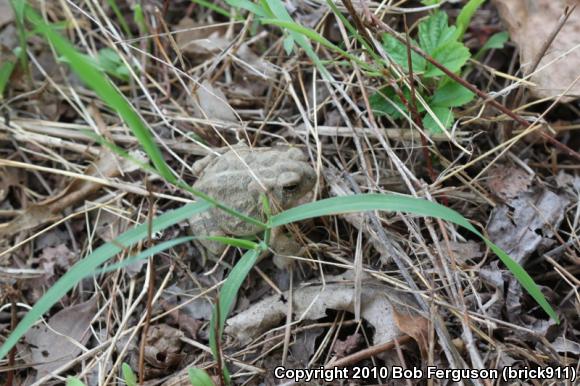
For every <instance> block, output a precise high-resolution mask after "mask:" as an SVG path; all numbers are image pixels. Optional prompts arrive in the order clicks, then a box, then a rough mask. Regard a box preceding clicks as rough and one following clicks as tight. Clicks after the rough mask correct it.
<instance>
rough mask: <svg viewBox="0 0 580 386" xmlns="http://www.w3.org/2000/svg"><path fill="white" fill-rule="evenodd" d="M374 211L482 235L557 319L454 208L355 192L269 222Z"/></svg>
mask: <svg viewBox="0 0 580 386" xmlns="http://www.w3.org/2000/svg"><path fill="white" fill-rule="evenodd" d="M373 210H386V211H396V212H403V213H413V214H416V215H419V216H430V217H435V218H439V219H441V220H445V221H449V222H452V223H454V224H457V225H459V226H461V227H463V228H465V229H467V230H469V231H470V232H472V233H473V234H475V235H477V236H478V237H479V238H481V239H482V240H483V241H484V242H485V244H486V245H487V246H488V247H489V248H490V249H491V250H492V251H493V252H494V253H495V254H496V255H497V256H498V257H499V258H500V259H501V261H502V262H503V263H504V264H505V265H506V266H507V268H508V269H509V270H510V271H511V272H512V273H513V274H514V276H515V277H516V279H517V280H518V281H519V282H520V284H521V285H522V287H524V288H525V289H526V291H528V293H529V294H530V295H531V296H532V298H534V300H535V301H536V302H537V303H538V304H539V305H540V307H542V309H543V310H544V311H545V312H546V313H547V314H548V315H549V316H550V317H551V318H552V319H553V320H554V321H556V322H559V320H558V315H557V314H556V312H555V311H554V309H553V308H552V307H551V306H550V304H549V303H548V302H547V300H546V298H545V297H544V295H543V294H542V292H541V291H540V289H539V288H538V286H537V285H536V283H535V282H534V280H533V279H532V278H531V277H530V275H528V273H527V272H526V271H525V270H524V269H523V268H522V266H521V265H519V264H518V263H517V262H516V261H514V260H513V259H512V258H511V257H510V256H509V255H508V254H507V253H506V252H505V251H504V250H503V249H501V248H500V247H498V246H497V245H495V244H494V243H492V242H491V241H489V240H488V239H487V238H485V237H484V236H483V235H482V234H481V233H480V232H479V231H478V230H477V229H476V228H475V227H474V226H473V225H471V224H470V223H469V221H467V219H466V218H465V217H463V216H462V215H461V214H459V213H457V212H456V211H454V210H453V209H450V208H447V207H445V206H443V205H440V204H436V203H433V202H430V201H427V200H422V199H418V198H414V197H409V196H403V195H395V194H356V195H352V196H343V197H333V198H328V199H325V200H320V201H315V202H311V203H308V204H304V205H300V206H297V207H294V208H292V209H288V210H286V211H284V212H282V213H280V214H277V215H275V216H273V217H272V218H271V219H270V222H269V223H268V225H269V226H270V227H271V228H274V227H278V226H282V225H286V224H290V223H292V222H296V221H301V220H305V219H309V218H314V217H320V216H328V215H333V214H341V213H353V212H365V211H373Z"/></svg>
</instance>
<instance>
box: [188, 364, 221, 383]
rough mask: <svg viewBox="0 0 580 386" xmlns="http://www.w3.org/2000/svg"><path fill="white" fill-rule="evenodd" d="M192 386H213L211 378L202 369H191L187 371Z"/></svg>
mask: <svg viewBox="0 0 580 386" xmlns="http://www.w3.org/2000/svg"><path fill="white" fill-rule="evenodd" d="M187 374H188V376H189V382H191V385H192V386H215V385H214V383H213V381H212V379H211V377H210V376H209V375H208V374H207V372H206V371H205V370H203V369H198V368H197V367H196V368H193V369H189V370H188V371H187Z"/></svg>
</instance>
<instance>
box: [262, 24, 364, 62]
mask: <svg viewBox="0 0 580 386" xmlns="http://www.w3.org/2000/svg"><path fill="white" fill-rule="evenodd" d="M261 22H262V23H263V24H272V25H275V26H277V27H281V28H285V29H287V30H289V31H291V32H294V33H295V34H300V35H299V36H305V37H307V38H308V39H310V40H313V41H315V42H317V43H320V44H321V45H323V46H324V47H326V48H328V49H330V50H332V51H334V52H336V53H338V54H340V55H342V56H344V57H345V58H348V59H350V60H352V61H353V62H356V63H357V64H359V65H360V66H361V67H364V68H365V69H370V70H373V69H372V68H370V67H369V65H368V64H367V63H365V62H364V61H362V60H360V59H359V58H358V57H356V56H355V55H352V54H350V53H348V52H346V51H345V50H343V49H342V48H340V47H338V46H337V45H335V44H333V43H332V42H330V41H329V40H328V39H326V38H325V37H323V36H322V35H320V34H318V33H317V32H316V31H313V30H311V29H310V28H306V27H303V26H301V25H300V24H297V23H295V22H293V21H284V20H277V19H262V20H261ZM296 41H298V40H296Z"/></svg>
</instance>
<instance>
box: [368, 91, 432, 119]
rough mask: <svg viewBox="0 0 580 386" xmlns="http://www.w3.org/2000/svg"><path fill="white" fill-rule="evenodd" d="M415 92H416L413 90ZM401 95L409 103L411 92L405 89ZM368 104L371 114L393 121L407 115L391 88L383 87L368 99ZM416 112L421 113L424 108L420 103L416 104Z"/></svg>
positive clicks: (405, 109) (399, 99) (401, 102)
mask: <svg viewBox="0 0 580 386" xmlns="http://www.w3.org/2000/svg"><path fill="white" fill-rule="evenodd" d="M415 92H417V91H416V90H415ZM403 95H404V97H405V99H407V101H411V91H410V90H409V89H405V90H404V91H403ZM369 103H370V105H371V109H372V111H373V113H375V114H377V115H379V116H380V115H388V116H390V117H391V118H393V119H398V118H401V117H403V115H404V114H407V113H408V111H407V107H406V106H405V104H404V103H403V101H401V98H399V96H398V95H397V94H396V93H395V90H393V88H392V87H383V88H382V89H381V90H379V91H377V92H376V93H374V94H373V95H371V96H370V98H369ZM417 111H418V112H423V111H425V108H424V107H423V105H421V104H420V103H418V104H417Z"/></svg>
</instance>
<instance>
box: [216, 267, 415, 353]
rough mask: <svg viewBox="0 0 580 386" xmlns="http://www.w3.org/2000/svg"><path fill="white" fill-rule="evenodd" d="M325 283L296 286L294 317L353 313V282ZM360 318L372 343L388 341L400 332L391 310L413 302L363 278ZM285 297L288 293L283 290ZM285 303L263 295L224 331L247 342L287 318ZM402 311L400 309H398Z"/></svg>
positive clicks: (410, 306)
mask: <svg viewBox="0 0 580 386" xmlns="http://www.w3.org/2000/svg"><path fill="white" fill-rule="evenodd" d="M332 281H338V282H337V283H332V284H327V285H326V286H322V285H314V286H308V287H303V288H299V289H297V290H295V291H294V293H293V298H292V301H293V312H294V319H295V320H296V319H299V320H317V319H321V318H324V317H326V316H327V310H344V311H348V312H351V313H354V297H355V291H354V283H353V282H352V280H344V278H343V277H333V278H329V280H328V282H329V283H330V282H332ZM361 296H362V298H363V299H364V300H365V301H364V302H363V304H362V309H361V317H362V318H363V319H364V320H366V321H367V322H368V323H370V324H371V325H372V326H373V327H374V328H375V332H374V337H373V342H374V344H380V343H384V342H389V341H391V340H393V339H395V338H398V337H399V336H401V335H402V332H401V330H400V329H399V328H398V327H397V323H396V321H395V316H394V311H393V309H394V308H395V307H397V309H400V310H412V309H414V308H415V304H414V301H412V299H411V298H410V297H408V296H407V295H406V294H405V293H402V292H400V291H397V290H395V289H393V288H390V287H387V286H385V285H383V284H381V283H378V282H375V281H373V280H371V279H365V285H364V286H363V288H362V294H361ZM283 298H284V299H287V298H288V293H284V296H283ZM287 310H288V305H287V304H286V301H285V300H283V299H281V297H280V296H278V295H276V296H271V297H269V298H266V299H264V300H262V301H260V302H258V303H256V304H254V305H252V306H251V307H250V308H248V309H247V310H245V311H242V312H240V313H239V314H238V315H236V316H234V317H232V318H230V319H228V321H227V327H226V333H228V334H230V335H232V336H234V337H235V338H236V339H237V340H238V341H239V342H240V343H241V344H242V345H244V344H247V343H249V342H250V341H251V340H252V339H254V338H256V337H258V336H259V335H260V334H262V333H263V332H265V331H267V330H268V329H270V328H272V327H275V326H278V325H279V324H280V323H281V322H282V321H283V320H284V319H285V317H286V312H287ZM401 312H402V311H401Z"/></svg>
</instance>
